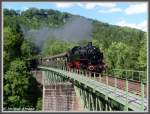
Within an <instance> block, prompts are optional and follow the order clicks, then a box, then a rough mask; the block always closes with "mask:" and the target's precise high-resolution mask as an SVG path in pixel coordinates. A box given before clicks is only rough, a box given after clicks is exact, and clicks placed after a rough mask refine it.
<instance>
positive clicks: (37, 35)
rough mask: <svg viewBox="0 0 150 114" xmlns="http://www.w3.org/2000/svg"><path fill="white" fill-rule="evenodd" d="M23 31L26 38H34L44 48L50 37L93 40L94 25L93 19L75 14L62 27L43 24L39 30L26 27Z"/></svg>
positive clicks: (65, 39)
mask: <svg viewBox="0 0 150 114" xmlns="http://www.w3.org/2000/svg"><path fill="white" fill-rule="evenodd" d="M23 31H24V35H25V37H26V38H28V39H29V38H32V39H33V41H34V43H35V44H36V45H37V46H38V47H40V48H42V45H43V43H44V41H45V39H47V38H48V37H55V38H57V39H61V40H63V41H79V40H83V39H86V40H92V32H93V26H92V21H90V20H88V19H86V18H84V17H76V16H74V17H73V18H71V19H69V20H68V21H66V23H65V24H64V25H63V26H61V27H57V28H49V27H47V26H43V27H41V28H40V29H38V30H35V29H31V30H25V27H24V28H23ZM29 40H30V39H29Z"/></svg>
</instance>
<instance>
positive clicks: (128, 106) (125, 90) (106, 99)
mask: <svg viewBox="0 0 150 114" xmlns="http://www.w3.org/2000/svg"><path fill="white" fill-rule="evenodd" d="M64 64H65V59H64V58H57V59H52V58H45V59H41V60H40V62H39V65H38V69H40V70H41V71H42V76H43V91H44V90H45V87H46V86H47V85H51V84H58V83H65V82H67V81H69V82H71V83H73V84H74V88H75V92H76V95H77V96H79V97H80V100H81V103H82V106H83V107H84V109H85V111H114V110H117V111H142V112H143V111H147V110H148V99H147V96H148V95H147V83H146V80H147V79H146V77H147V73H146V72H145V71H134V70H121V69H115V70H113V73H112V72H111V73H112V74H111V75H110V73H109V72H104V73H101V74H98V73H95V72H88V71H84V70H79V69H69V68H66V67H65V65H64ZM143 77H145V78H144V79H145V80H143ZM43 95H44V94H43ZM43 102H44V101H43ZM43 104H44V103H43Z"/></svg>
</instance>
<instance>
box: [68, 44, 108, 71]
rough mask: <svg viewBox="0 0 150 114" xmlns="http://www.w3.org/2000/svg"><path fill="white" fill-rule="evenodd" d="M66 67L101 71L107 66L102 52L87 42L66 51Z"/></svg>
mask: <svg viewBox="0 0 150 114" xmlns="http://www.w3.org/2000/svg"><path fill="white" fill-rule="evenodd" d="M66 56H67V67H68V68H76V69H83V70H88V71H92V72H98V73H101V72H102V71H104V70H105V69H106V67H107V65H106V64H105V63H104V62H103V59H104V58H103V53H102V52H100V50H99V49H98V48H97V47H95V46H92V42H89V43H88V44H87V45H86V46H75V47H74V48H72V49H71V50H70V51H68V52H67V55H66Z"/></svg>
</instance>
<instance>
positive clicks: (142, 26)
mask: <svg viewBox="0 0 150 114" xmlns="http://www.w3.org/2000/svg"><path fill="white" fill-rule="evenodd" d="M116 25H119V26H127V27H131V28H137V29H141V30H143V31H145V32H147V26H148V25H147V21H146V20H144V21H143V22H141V23H128V22H126V21H125V20H122V21H120V22H118V23H116Z"/></svg>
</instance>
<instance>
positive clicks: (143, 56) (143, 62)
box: [138, 34, 147, 70]
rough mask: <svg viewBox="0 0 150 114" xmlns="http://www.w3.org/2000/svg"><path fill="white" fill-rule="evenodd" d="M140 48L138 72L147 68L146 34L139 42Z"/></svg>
mask: <svg viewBox="0 0 150 114" xmlns="http://www.w3.org/2000/svg"><path fill="white" fill-rule="evenodd" d="M140 44H141V48H140V51H139V57H138V64H139V66H140V70H146V68H147V34H145V37H143V40H142V41H141V43H140Z"/></svg>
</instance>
